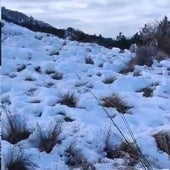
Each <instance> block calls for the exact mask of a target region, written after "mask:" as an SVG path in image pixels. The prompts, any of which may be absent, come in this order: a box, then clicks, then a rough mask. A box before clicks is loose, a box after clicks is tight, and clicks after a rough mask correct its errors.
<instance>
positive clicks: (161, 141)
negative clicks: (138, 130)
mask: <svg viewBox="0 0 170 170" xmlns="http://www.w3.org/2000/svg"><path fill="white" fill-rule="evenodd" d="M153 137H154V138H155V141H156V143H157V147H158V148H159V149H160V150H161V151H163V152H166V153H167V154H168V155H170V134H168V133H164V132H159V133H156V134H154V135H153Z"/></svg>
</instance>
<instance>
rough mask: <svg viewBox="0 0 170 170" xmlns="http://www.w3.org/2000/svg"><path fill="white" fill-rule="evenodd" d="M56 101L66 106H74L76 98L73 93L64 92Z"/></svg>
mask: <svg viewBox="0 0 170 170" xmlns="http://www.w3.org/2000/svg"><path fill="white" fill-rule="evenodd" d="M58 103H60V104H62V105H67V106H68V107H76V105H77V98H76V97H75V95H74V94H73V93H66V94H64V95H63V96H62V97H61V99H60V100H59V101H58Z"/></svg>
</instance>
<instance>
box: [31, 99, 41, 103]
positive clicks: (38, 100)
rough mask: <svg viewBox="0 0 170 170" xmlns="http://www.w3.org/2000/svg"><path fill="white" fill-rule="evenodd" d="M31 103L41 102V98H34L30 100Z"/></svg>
mask: <svg viewBox="0 0 170 170" xmlns="http://www.w3.org/2000/svg"><path fill="white" fill-rule="evenodd" d="M29 103H41V100H40V99H34V100H31V101H29Z"/></svg>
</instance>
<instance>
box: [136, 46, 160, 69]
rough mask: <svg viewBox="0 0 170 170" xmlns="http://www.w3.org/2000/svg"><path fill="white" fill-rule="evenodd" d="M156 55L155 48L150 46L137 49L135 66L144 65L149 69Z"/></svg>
mask: <svg viewBox="0 0 170 170" xmlns="http://www.w3.org/2000/svg"><path fill="white" fill-rule="evenodd" d="M156 55H157V50H156V48H155V47H151V46H148V47H147V46H142V47H139V48H138V49H137V52H136V57H135V60H136V61H135V64H137V65H140V66H143V65H146V66H148V67H151V65H152V64H153V57H155V56H156Z"/></svg>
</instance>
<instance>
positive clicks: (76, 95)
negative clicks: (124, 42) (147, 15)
mask: <svg viewBox="0 0 170 170" xmlns="http://www.w3.org/2000/svg"><path fill="white" fill-rule="evenodd" d="M2 22H3V27H2V37H1V41H2V67H1V74H2V75H1V76H2V83H1V84H0V88H1V93H0V96H1V112H2V116H1V119H2V127H3V128H2V148H3V150H2V170H7V169H9V166H10V165H11V164H13V167H15V169H19V168H18V167H17V166H18V164H17V163H16V164H15V162H17V161H18V160H21V162H22V163H23V162H24V163H23V165H27V169H31V170H33V169H36V170H119V169H120V170H125V169H132V170H133V169H134V170H139V169H167V170H168V169H169V167H170V155H169V152H170V147H169V146H170V105H169V103H170V86H169V84H170V59H165V60H162V61H160V62H158V61H156V60H154V61H153V65H152V66H151V67H147V66H137V65H136V66H135V69H134V71H133V72H127V73H126V74H122V70H123V69H124V68H125V67H126V66H127V64H128V62H129V61H131V59H132V58H134V56H135V54H134V53H131V52H130V51H128V50H124V52H122V51H121V50H120V49H118V48H112V49H108V48H105V47H102V46H99V45H97V44H95V43H81V42H78V41H71V40H68V39H67V40H66V39H60V38H58V37H56V36H54V35H52V34H47V33H40V32H33V31H31V30H28V29H27V28H24V27H21V26H18V25H15V24H13V23H10V22H7V21H5V20H3V21H2ZM115 101H116V102H115ZM112 102H113V103H114V102H115V103H114V104H112ZM111 120H112V121H111ZM129 127H130V129H131V130H132V132H131V131H130V133H129ZM119 130H120V131H121V132H122V133H123V136H122V134H121V133H120V131H119ZM20 132H22V133H20ZM132 133H133V134H132ZM133 135H134V138H135V140H136V141H134V138H132V137H133ZM126 140H127V141H128V142H129V143H130V144H132V147H129V145H128V144H127V143H126ZM136 143H137V145H136ZM137 147H139V148H140V151H141V152H142V157H140V156H141V155H140V154H139V153H138V152H139V150H138V148H137ZM21 157H22V158H21ZM143 157H144V159H143ZM17 159H18V160H17ZM140 159H142V161H143V165H147V167H144V166H143V165H141V163H142V161H141V160H140ZM21 162H20V166H21V165H22V164H21ZM14 164H15V166H14ZM148 164H149V165H148ZM5 166H6V167H5ZM7 166H8V168H7ZM16 167H17V168H16ZM21 169H22V168H21Z"/></svg>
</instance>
